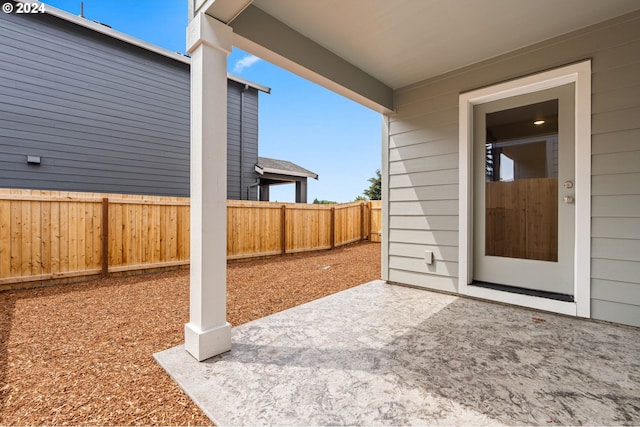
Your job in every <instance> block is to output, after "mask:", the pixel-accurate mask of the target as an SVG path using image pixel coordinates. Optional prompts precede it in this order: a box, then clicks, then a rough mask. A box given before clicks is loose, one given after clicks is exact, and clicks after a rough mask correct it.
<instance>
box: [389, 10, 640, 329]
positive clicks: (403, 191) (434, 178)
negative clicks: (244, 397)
mask: <svg viewBox="0 0 640 427" xmlns="http://www.w3.org/2000/svg"><path fill="white" fill-rule="evenodd" d="M639 52H640V13H634V14H630V15H627V16H624V17H621V18H618V19H615V20H612V21H608V22H605V23H602V24H599V25H596V26H593V27H590V28H587V29H583V30H580V31H578V32H575V33H571V34H568V35H566V36H562V37H558V38H555V39H552V40H549V41H546V42H543V43H540V44H537V45H534V46H531V47H529V48H525V49H522V50H518V51H515V52H512V53H510V54H507V55H503V56H500V57H498V58H495V59H492V60H488V61H486V62H482V63H480V64H476V65H473V66H469V67H466V68H463V69H460V70H456V71H453V72H451V73H448V74H446V75H443V76H440V77H437V78H434V79H430V80H427V81H424V82H421V83H418V84H415V85H411V86H409V87H406V88H402V89H400V90H398V91H396V94H395V96H396V106H397V113H396V114H393V115H391V116H389V117H387V118H386V124H385V128H386V131H385V132H388V137H387V138H383V141H385V142H384V143H383V144H384V145H385V146H384V147H383V157H386V158H387V159H388V161H387V162H386V164H385V165H386V170H385V171H384V176H383V179H384V180H385V182H386V183H388V187H387V190H386V191H388V193H387V194H386V201H387V202H386V203H387V205H386V207H385V209H387V212H388V214H389V218H388V224H387V225H388V228H387V232H388V235H387V236H386V241H385V247H384V248H383V277H385V278H386V279H388V280H390V281H393V282H399V283H405V284H410V285H416V286H422V287H428V288H433V289H440V290H445V291H451V292H456V291H457V289H458V277H457V274H458V179H459V178H458V173H459V170H458V153H459V148H458V144H459V141H458V100H459V94H460V93H462V92H466V91H469V90H472V89H477V88H480V87H484V86H488V85H491V84H495V83H499V82H502V81H506V80H510V79H514V78H518V77H521V76H524V75H528V74H533V73H536V72H540V71H544V70H547V69H550V68H555V67H559V66H563V65H567V64H570V63H573V62H577V61H581V60H585V59H589V58H591V59H592V140H591V144H592V239H591V242H592V248H591V251H592V260H591V269H592V273H591V274H592V279H591V315H592V317H593V318H596V319H602V320H609V321H614V322H619V323H625V324H631V325H636V326H640V186H638V185H637V183H638V182H640V79H638V76H640V56H639V55H638V53H639ZM383 163H384V162H383ZM425 250H432V251H433V252H434V256H435V259H436V262H435V264H434V265H433V266H427V265H426V264H425V263H424V261H423V259H422V254H423V253H424V251H425Z"/></svg>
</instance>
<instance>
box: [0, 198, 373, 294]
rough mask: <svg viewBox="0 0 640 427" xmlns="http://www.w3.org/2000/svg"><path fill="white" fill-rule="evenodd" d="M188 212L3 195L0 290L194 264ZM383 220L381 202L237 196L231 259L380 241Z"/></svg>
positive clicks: (183, 203) (164, 206) (152, 201)
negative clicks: (276, 200) (305, 201)
mask: <svg viewBox="0 0 640 427" xmlns="http://www.w3.org/2000/svg"><path fill="white" fill-rule="evenodd" d="M189 213H190V207H189V200H188V199H186V198H176V197H159V196H158V197H156V196H132V195H118V194H98V193H71V192H57V191H34V190H14V189H12V190H7V189H0V290H1V289H7V288H9V287H11V288H15V287H19V286H20V284H22V283H27V282H32V283H38V284H40V283H46V282H47V281H50V282H51V281H59V280H61V279H65V278H73V279H74V280H76V279H77V280H80V279H81V278H82V277H83V276H96V275H99V274H107V273H109V272H120V271H129V270H139V269H153V268H164V267H175V266H179V265H186V264H188V263H189V254H190V248H189V238H190V224H189ZM379 214H380V203H379V202H365V203H363V202H354V203H346V204H342V205H306V204H294V203H290V204H282V203H269V202H250V201H236V200H229V201H228V202H227V230H228V233H227V258H228V259H237V258H248V257H256V256H269V255H277V254H285V253H295V252H304V251H313V250H319V249H329V248H331V247H337V246H340V245H344V244H347V243H350V242H354V241H358V240H361V239H366V238H369V239H370V240H374V238H375V237H377V236H378V235H379V224H380V219H379ZM377 227H378V228H377ZM378 241H379V240H378Z"/></svg>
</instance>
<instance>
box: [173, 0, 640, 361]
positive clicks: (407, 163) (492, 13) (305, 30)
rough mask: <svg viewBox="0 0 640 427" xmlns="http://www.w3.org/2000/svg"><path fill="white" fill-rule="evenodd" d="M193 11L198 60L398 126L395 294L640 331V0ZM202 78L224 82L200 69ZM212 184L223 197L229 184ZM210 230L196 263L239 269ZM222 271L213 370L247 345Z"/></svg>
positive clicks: (391, 205) (393, 131) (392, 253)
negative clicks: (264, 67)
mask: <svg viewBox="0 0 640 427" xmlns="http://www.w3.org/2000/svg"><path fill="white" fill-rule="evenodd" d="M190 10H191V21H190V24H189V34H190V37H189V40H188V43H187V44H188V50H189V52H190V53H191V54H192V55H193V56H194V57H196V56H198V57H202V56H206V57H207V58H209V60H210V61H211V62H210V63H211V64H224V63H225V62H226V56H225V55H223V54H221V53H219V52H221V51H225V50H228V49H230V47H231V45H232V44H233V45H235V46H237V47H239V48H240V49H243V50H245V51H248V52H250V53H252V54H255V55H257V56H260V57H261V58H264V59H266V60H268V61H271V62H273V63H274V64H276V65H279V66H282V67H284V68H286V69H288V70H290V71H292V72H294V73H297V74H299V75H301V76H303V77H305V78H307V79H309V80H312V81H314V82H317V83H319V84H321V85H323V86H325V87H327V88H329V89H332V90H334V91H336V92H338V93H340V94H342V95H344V96H347V97H349V98H350V99H352V100H355V101H357V102H360V103H362V104H363V105H366V106H368V107H370V108H373V109H375V110H377V111H379V112H381V113H382V114H383V117H384V118H383V126H382V134H383V137H382V182H383V203H382V209H383V236H382V278H383V279H385V280H387V281H389V282H390V283H399V284H406V285H410V286H416V287H422V288H425V289H433V290H440V291H446V292H451V293H454V294H460V295H468V296H474V297H480V298H485V299H489V300H495V301H501V302H505V303H509V304H517V305H522V306H527V307H533V308H538V309H542V310H548V311H553V312H558V313H564V314H567V315H571V316H577V317H585V318H593V319H599V320H606V321H612V322H617V323H623V324H628V325H635V326H640V142H639V141H640V84H639V80H638V76H640V2H638V1H637V0H607V1H601V0H563V1H556V0H540V1H536V2H526V1H513V2H504V1H499V0H484V1H476V2H474V1H462V0H460V1H448V2H435V1H393V2H388V1H383V0H354V1H350V2H330V5H327V4H326V2H299V1H297V0H282V1H278V2H272V1H270V0H253V1H251V0H243V1H237V0H216V1H215V2H213V1H206V2H203V1H193V0H192V1H190ZM203 41H206V43H203ZM217 66H218V67H219V68H222V67H220V66H219V65H217ZM192 77H193V78H194V79H195V81H204V80H211V81H215V80H218V81H219V80H221V79H223V78H224V75H222V74H221V73H215V72H214V67H207V66H200V67H198V68H197V69H196V68H192ZM198 95H199V96H204V97H206V98H207V99H209V100H212V99H214V98H215V91H214V90H206V89H204V90H202V91H199V93H198ZM209 108H224V106H223V105H222V104H218V105H216V106H204V107H203V108H202V109H200V110H199V111H192V115H193V117H196V122H195V124H196V125H195V126H194V128H193V129H192V131H194V132H197V131H198V130H199V129H201V127H202V124H201V122H199V121H198V119H197V118H198V117H202V116H205V115H206V114H207V112H208V111H209ZM539 120H544V121H545V122H544V123H541V124H538V125H536V124H534V121H536V122H537V121H539ZM536 126H541V127H539V128H538V129H537V130H532V129H535V127H536ZM543 127H545V128H546V129H543ZM223 137H224V136H223V135H216V134H204V133H203V134H202V137H201V138H200V137H198V139H199V140H194V146H197V147H202V149H203V150H207V149H206V148H204V147H207V145H214V146H215V145H216V144H223V143H224V139H223ZM372 149H375V148H373V147H372ZM198 179H199V180H200V181H201V183H202V185H203V186H205V187H206V186H207V185H209V184H208V183H210V182H215V173H213V172H212V173H210V174H209V173H203V174H202V175H201V176H199V177H198ZM194 197H195V198H198V199H200V198H201V197H202V195H194V194H192V199H193V198H194ZM219 197H221V195H218V196H217V197H212V198H211V200H216V199H217V198H219ZM212 209H215V206H214V204H213V203H212V201H206V202H205V203H203V204H202V214H204V213H210V212H211V210H212ZM202 216H204V215H202ZM203 221H205V222H206V227H204V226H203V227H202V228H201V229H202V230H207V231H203V233H201V235H200V236H197V239H196V240H193V239H192V245H193V246H192V252H191V257H192V258H191V259H192V260H194V259H198V258H200V257H201V258H202V259H206V260H207V262H208V263H209V262H213V261H212V260H214V259H218V258H219V259H220V265H221V266H222V260H223V259H224V252H223V250H222V249H223V248H222V246H221V247H214V246H212V247H203V245H202V244H201V243H200V242H199V241H198V240H200V239H202V241H203V242H209V241H210V240H211V239H212V238H214V236H215V235H216V234H222V233H224V224H222V223H218V222H216V221H215V216H212V217H211V218H204V219H203ZM192 237H193V236H192ZM192 265H193V264H192ZM220 270H221V271H220V272H218V269H209V270H204V269H200V270H193V269H192V282H191V287H192V294H191V295H192V299H191V308H192V317H191V323H189V324H188V325H187V329H186V333H185V345H186V348H187V350H188V351H189V352H190V353H191V354H192V355H194V357H196V358H198V359H200V360H201V359H202V358H206V357H208V356H211V355H213V354H215V353H216V352H218V353H219V352H222V351H225V350H227V349H228V348H229V347H230V339H227V337H228V325H227V324H225V322H223V321H220V319H224V312H225V307H224V301H223V300H222V299H220V298H219V299H217V300H215V301H214V300H213V298H207V297H204V295H217V294H218V293H219V292H222V290H221V289H223V288H224V286H223V285H222V284H220V283H224V272H223V271H222V269H221V268H220ZM201 295H203V296H202V297H201ZM470 321H472V319H470Z"/></svg>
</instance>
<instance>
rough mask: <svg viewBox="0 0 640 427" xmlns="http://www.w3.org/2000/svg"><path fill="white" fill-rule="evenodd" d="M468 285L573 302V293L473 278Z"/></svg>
mask: <svg viewBox="0 0 640 427" xmlns="http://www.w3.org/2000/svg"><path fill="white" fill-rule="evenodd" d="M469 286H477V287H479V288H485V289H493V290H496V291H501V292H510V293H513V294H520V295H528V296H532V297H537V298H547V299H551V300H554V301H563V302H575V299H574V297H573V295H567V294H560V293H557V292H548V291H540V290H537V289H527V288H519V287H517V286H509V285H501V284H499V283H490V282H481V281H479V280H474V281H473V282H471V283H470V284H469Z"/></svg>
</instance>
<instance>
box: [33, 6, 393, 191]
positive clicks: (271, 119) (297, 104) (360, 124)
mask: <svg viewBox="0 0 640 427" xmlns="http://www.w3.org/2000/svg"><path fill="white" fill-rule="evenodd" d="M45 3H46V4H49V5H51V6H54V7H56V8H59V9H62V10H65V11H67V12H71V13H73V14H76V15H77V14H79V12H80V0H45ZM84 14H85V17H86V18H87V19H90V20H97V21H100V22H103V23H105V24H108V25H110V26H111V27H113V29H115V30H117V31H121V32H123V33H126V34H129V35H131V36H133V37H136V38H139V39H141V40H145V41H147V42H150V43H153V44H156V45H158V46H161V47H164V48H166V49H169V50H172V51H177V52H184V51H185V30H186V25H187V0H84ZM228 64H229V72H230V73H232V74H236V75H239V76H241V77H243V78H245V79H248V80H251V81H253V82H255V83H258V84H261V85H263V86H267V87H270V88H271V89H272V93H271V94H270V95H268V94H264V93H261V94H260V116H259V120H260V122H259V126H260V131H259V144H260V145H259V151H260V153H259V154H260V155H261V156H264V157H272V158H277V159H283V160H289V161H292V162H294V163H297V164H299V165H300V166H302V167H305V168H307V169H309V170H312V171H314V172H316V173H317V174H318V175H319V180H318V181H315V180H313V179H310V180H309V188H308V199H309V202H312V201H313V199H314V198H318V199H324V200H334V201H337V202H347V201H351V200H354V199H355V198H356V197H357V196H359V195H362V191H363V190H364V189H365V188H368V187H369V182H368V178H371V177H373V176H375V171H376V169H378V168H380V157H381V155H380V152H381V148H380V138H381V137H380V132H381V130H380V129H381V127H380V123H381V117H380V114H378V113H376V112H374V111H371V110H369V109H368V108H366V107H363V106H361V105H359V104H357V103H354V102H353V101H350V100H348V99H346V98H343V97H341V96H339V95H337V94H335V93H333V92H331V91H328V90H326V89H324V88H322V87H320V86H318V85H315V84H313V83H311V82H308V81H306V80H304V79H302V78H300V77H298V76H296V75H294V74H291V73H289V72H287V71H284V70H282V69H280V68H278V67H276V66H274V65H271V64H269V63H267V62H265V61H263V60H260V59H258V58H255V57H254V56H252V55H249V54H248V53H246V52H243V51H240V50H238V49H234V51H233V52H232V54H231V55H230V56H229V60H228ZM294 197H295V188H294V186H293V185H284V186H276V187H273V188H272V189H271V200H272V201H281V202H286V201H293V200H294Z"/></svg>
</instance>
